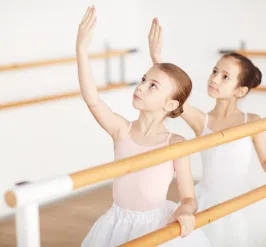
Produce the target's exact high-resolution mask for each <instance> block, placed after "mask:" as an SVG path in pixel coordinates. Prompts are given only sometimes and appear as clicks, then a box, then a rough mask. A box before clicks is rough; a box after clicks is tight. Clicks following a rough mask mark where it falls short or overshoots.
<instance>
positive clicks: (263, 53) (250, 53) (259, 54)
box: [220, 50, 266, 57]
mask: <svg viewBox="0 0 266 247" xmlns="http://www.w3.org/2000/svg"><path fill="white" fill-rule="evenodd" d="M232 52H235V53H238V54H241V55H243V56H252V57H266V51H248V50H220V54H226V53H232Z"/></svg>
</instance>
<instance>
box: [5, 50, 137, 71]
mask: <svg viewBox="0 0 266 247" xmlns="http://www.w3.org/2000/svg"><path fill="white" fill-rule="evenodd" d="M134 52H137V49H125V50H117V51H115V50H114V51H107V52H103V53H93V54H89V55H88V58H90V59H99V58H111V57H117V56H125V55H127V54H129V53H134ZM74 62H76V57H68V58H60V59H48V60H43V61H34V62H28V63H19V64H9V65H2V66H0V72H1V71H2V72H3V71H11V70H18V69H28V68H35V67H43V66H48V65H58V64H65V63H74Z"/></svg>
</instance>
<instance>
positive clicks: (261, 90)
mask: <svg viewBox="0 0 266 247" xmlns="http://www.w3.org/2000/svg"><path fill="white" fill-rule="evenodd" d="M252 91H255V92H261V93H266V87H265V86H260V87H256V88H253V89H252Z"/></svg>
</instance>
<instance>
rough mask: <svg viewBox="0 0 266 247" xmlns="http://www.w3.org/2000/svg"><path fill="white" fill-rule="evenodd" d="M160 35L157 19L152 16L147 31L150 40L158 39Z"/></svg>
mask: <svg viewBox="0 0 266 247" xmlns="http://www.w3.org/2000/svg"><path fill="white" fill-rule="evenodd" d="M160 37H162V28H161V27H160V25H159V20H158V19H157V18H154V19H153V20H152V25H151V29H150V33H149V39H150V40H159V39H160Z"/></svg>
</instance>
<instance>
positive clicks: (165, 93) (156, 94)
mask: <svg viewBox="0 0 266 247" xmlns="http://www.w3.org/2000/svg"><path fill="white" fill-rule="evenodd" d="M175 90H176V89H175V84H174V82H173V81H172V79H171V78H170V77H169V76H168V75H167V74H166V73H165V72H163V71H162V70H160V69H159V68H157V67H152V68H151V69H150V70H149V71H148V72H147V73H146V74H145V75H144V76H143V77H142V79H141V82H140V83H139V84H138V86H137V87H136V89H135V91H134V95H133V106H134V108H136V109H137V110H140V111H147V112H158V111H166V112H171V111H173V110H175V109H176V108H177V107H178V101H176V100H172V97H171V95H173V93H174V92H175Z"/></svg>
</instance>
